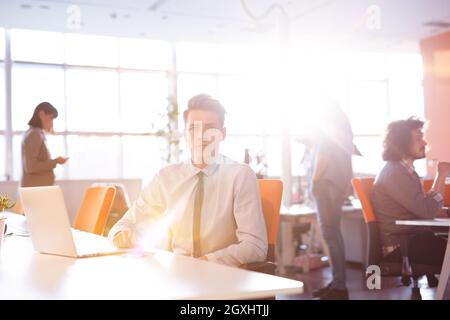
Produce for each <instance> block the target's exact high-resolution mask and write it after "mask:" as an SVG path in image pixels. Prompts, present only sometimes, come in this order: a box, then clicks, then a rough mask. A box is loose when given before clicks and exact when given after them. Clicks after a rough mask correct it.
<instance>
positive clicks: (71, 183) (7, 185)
mask: <svg viewBox="0 0 450 320" xmlns="http://www.w3.org/2000/svg"><path fill="white" fill-rule="evenodd" d="M98 182H101V183H120V184H123V185H124V186H125V189H126V191H127V193H128V197H129V199H130V202H131V203H133V202H134V201H135V200H136V199H137V197H138V196H139V193H140V191H141V188H142V180H141V179H107V180H105V179H102V180H59V181H56V184H57V185H59V186H61V189H62V191H63V193H64V199H65V202H66V206H67V211H68V212H69V217H70V221H71V222H73V221H74V219H75V215H76V213H77V211H78V207H79V205H80V203H81V200H82V198H83V193H84V190H85V189H86V188H87V187H89V186H91V185H92V184H93V183H98ZM18 185H19V184H18V182H17V181H1V182H0V194H7V195H8V196H9V197H10V198H12V199H17V198H18V192H17V190H18Z"/></svg>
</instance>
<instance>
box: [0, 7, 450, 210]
mask: <svg viewBox="0 0 450 320" xmlns="http://www.w3.org/2000/svg"><path fill="white" fill-rule="evenodd" d="M449 29H450V3H449V2H448V0H433V1H422V0H413V1H400V0H397V1H365V0H364V1H361V0H358V1H357V0H348V1H329V0H327V1H325V0H324V1H278V2H277V3H273V2H272V1H266V0H264V1H261V0H247V1H238V0H233V1H205V0H203V1H202V0H189V1H183V0H134V1H116V0H115V1H104V0H84V1H77V0H75V1H70V2H67V1H62V0H61V1H59V0H54V1H35V0H21V1H0V87H1V88H2V90H0V155H1V156H0V180H5V181H17V180H19V179H20V175H21V159H20V144H21V135H22V134H23V132H24V131H25V130H26V129H27V121H28V120H29V118H30V116H31V114H32V110H33V109H34V108H35V106H36V105H37V104H38V103H39V102H41V101H49V102H51V103H52V104H53V105H54V106H55V107H56V108H57V109H58V111H59V116H58V118H57V119H56V120H55V128H54V129H55V135H53V136H49V137H48V138H47V139H48V144H49V147H50V152H51V154H52V155H54V156H57V155H65V156H69V157H70V159H69V161H68V162H67V164H66V165H64V166H58V168H57V169H56V171H55V172H56V179H57V180H79V179H87V180H94V181H96V180H101V179H132V178H137V179H142V181H143V183H146V182H147V181H149V179H151V177H152V176H153V174H155V173H156V171H157V170H158V169H159V168H161V167H162V166H164V165H165V164H167V163H171V162H176V161H179V160H181V159H183V157H184V156H186V152H187V151H186V147H185V144H184V141H183V139H182V135H183V120H182V116H181V114H182V111H183V110H184V109H185V108H186V104H187V100H188V99H189V98H190V97H191V96H193V95H195V94H197V93H207V94H210V95H212V96H214V97H217V98H218V99H219V100H220V101H221V102H222V103H223V104H224V106H225V108H226V110H227V117H226V127H227V132H228V136H227V138H226V140H225V141H224V143H223V146H222V153H223V154H225V155H227V156H230V157H231V158H233V159H234V160H237V161H244V158H245V154H246V150H247V152H248V153H249V155H250V158H251V161H250V165H251V166H252V167H253V168H254V170H255V171H256V172H258V173H260V174H261V175H263V176H265V177H281V178H282V179H283V181H284V184H285V190H284V204H286V205H289V204H294V203H300V202H302V201H304V198H303V194H304V191H305V188H304V177H305V176H306V174H307V171H308V167H307V165H306V164H305V163H304V162H302V159H303V158H304V153H305V148H304V146H303V145H302V144H301V143H300V142H299V138H300V137H301V136H302V134H303V133H304V131H305V130H306V129H307V128H308V125H309V122H310V121H311V114H312V113H314V103H313V102H312V101H313V100H314V96H315V95H322V96H329V97H330V98H332V99H334V100H336V101H337V102H338V103H339V105H340V106H341V107H342V108H343V109H344V110H345V111H346V113H347V114H348V116H349V118H350V121H351V125H352V128H353V131H354V135H355V138H354V142H355V144H356V145H357V147H358V149H359V150H360V151H361V153H362V156H354V159H353V166H354V172H355V174H357V175H368V174H369V175H374V174H376V173H377V172H378V171H379V170H380V168H381V167H382V165H383V161H382V159H381V150H382V136H383V132H384V129H385V127H386V124H387V123H388V122H389V121H392V120H395V119H404V118H407V117H409V116H417V117H422V118H423V117H425V116H426V112H425V106H424V89H423V77H424V65H423V59H422V55H421V51H420V46H419V41H420V40H421V39H424V38H427V37H432V36H435V35H438V34H441V33H444V32H446V31H448V30H449ZM447 114H448V113H447ZM178 140H179V143H177V141H178ZM442 160H450V159H442ZM431 162H432V160H431V159H429V161H428V162H427V160H423V161H421V162H420V163H418V164H417V166H416V170H417V171H418V173H419V174H420V175H422V176H425V175H427V174H428V173H429V168H428V167H427V165H430V166H431V165H432V163H431Z"/></svg>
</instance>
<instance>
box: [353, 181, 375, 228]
mask: <svg viewBox="0 0 450 320" xmlns="http://www.w3.org/2000/svg"><path fill="white" fill-rule="evenodd" d="M374 180H375V179H374V178H353V179H352V186H353V189H354V190H355V194H356V196H357V197H358V199H359V201H361V207H362V212H363V215H364V220H365V221H366V223H369V222H374V221H376V218H375V214H374V212H373V208H372V203H371V202H370V195H371V193H372V188H373V182H374Z"/></svg>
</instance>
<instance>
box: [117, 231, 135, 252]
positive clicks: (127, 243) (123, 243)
mask: <svg viewBox="0 0 450 320" xmlns="http://www.w3.org/2000/svg"><path fill="white" fill-rule="evenodd" d="M113 244H114V246H115V247H117V248H119V249H127V248H131V247H132V241H131V232H130V231H128V230H125V231H119V232H117V233H116V234H115V235H114V238H113Z"/></svg>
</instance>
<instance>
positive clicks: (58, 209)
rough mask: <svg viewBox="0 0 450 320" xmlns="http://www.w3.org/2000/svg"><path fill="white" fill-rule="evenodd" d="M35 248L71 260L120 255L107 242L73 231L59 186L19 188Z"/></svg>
mask: <svg viewBox="0 0 450 320" xmlns="http://www.w3.org/2000/svg"><path fill="white" fill-rule="evenodd" d="M19 193H20V198H21V200H22V203H23V208H24V212H25V215H26V218H27V224H28V229H29V233H30V235H31V239H32V242H33V246H34V249H35V250H36V251H38V252H40V253H47V254H54V255H60V256H66V257H73V258H86V257H95V256H102V255H110V254H120V253H125V252H127V251H126V250H118V249H116V248H115V247H114V246H113V245H112V244H110V243H109V241H108V239H107V238H105V237H101V236H98V235H95V234H92V233H88V232H84V231H79V230H75V229H72V228H71V226H70V221H69V216H68V214H67V209H66V205H65V203H64V196H63V193H62V191H61V188H60V187H59V186H50V187H29V188H19Z"/></svg>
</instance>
